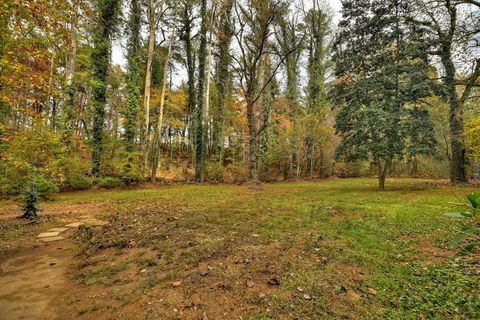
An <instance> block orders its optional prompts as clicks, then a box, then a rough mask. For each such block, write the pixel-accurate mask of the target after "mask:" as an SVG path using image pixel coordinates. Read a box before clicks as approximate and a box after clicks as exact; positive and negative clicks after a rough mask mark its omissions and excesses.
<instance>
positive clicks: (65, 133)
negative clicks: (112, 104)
mask: <svg viewBox="0 0 480 320" xmlns="http://www.w3.org/2000/svg"><path fill="white" fill-rule="evenodd" d="M75 4H76V3H74V5H75ZM77 29H78V15H77V12H76V11H75V12H73V16H72V22H71V26H70V47H69V50H68V52H67V63H66V66H65V87H66V95H67V97H66V101H65V105H64V107H63V114H62V120H61V131H62V139H63V142H64V143H65V145H66V146H67V149H68V150H70V149H71V148H70V147H71V145H72V135H73V134H74V126H75V124H74V119H75V107H76V92H75V81H74V77H75V65H76V60H77V32H78V30H77Z"/></svg>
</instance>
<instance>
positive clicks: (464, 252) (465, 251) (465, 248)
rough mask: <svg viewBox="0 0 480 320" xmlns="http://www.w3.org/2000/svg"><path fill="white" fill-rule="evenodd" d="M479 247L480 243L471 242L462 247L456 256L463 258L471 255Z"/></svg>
mask: <svg viewBox="0 0 480 320" xmlns="http://www.w3.org/2000/svg"><path fill="white" fill-rule="evenodd" d="M479 245H480V241H476V242H472V243H469V244H467V245H464V246H462V247H461V248H460V252H459V253H458V254H457V255H460V256H465V255H467V254H470V253H472V251H473V250H474V249H475V248H476V247H478V246H479Z"/></svg>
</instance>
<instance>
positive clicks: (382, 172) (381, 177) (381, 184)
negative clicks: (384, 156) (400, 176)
mask: <svg viewBox="0 0 480 320" xmlns="http://www.w3.org/2000/svg"><path fill="white" fill-rule="evenodd" d="M391 163H392V162H391V161H390V160H386V161H385V162H384V163H383V164H382V162H381V161H379V162H378V188H379V189H380V190H381V191H384V190H385V180H386V179H387V174H388V170H389V169H390V166H391Z"/></svg>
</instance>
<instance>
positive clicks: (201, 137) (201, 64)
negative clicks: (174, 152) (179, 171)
mask: <svg viewBox="0 0 480 320" xmlns="http://www.w3.org/2000/svg"><path fill="white" fill-rule="evenodd" d="M200 17H201V19H202V22H201V25H200V34H199V35H200V45H199V48H198V82H197V97H196V103H197V105H196V108H195V127H196V129H195V181H197V182H201V181H202V180H203V174H204V170H205V150H206V143H207V141H206V140H205V132H204V131H205V130H206V127H205V119H204V108H205V82H206V66H207V31H208V22H209V19H208V10H207V0H201V7H200Z"/></svg>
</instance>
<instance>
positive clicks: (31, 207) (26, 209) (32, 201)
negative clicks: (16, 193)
mask: <svg viewBox="0 0 480 320" xmlns="http://www.w3.org/2000/svg"><path fill="white" fill-rule="evenodd" d="M39 197H40V195H39V193H38V191H37V184H36V183H35V180H32V181H31V182H30V185H29V187H28V189H27V191H26V192H25V195H24V198H23V204H22V212H23V216H22V218H25V219H29V220H37V219H38V215H37V212H38V208H37V204H38V198H39Z"/></svg>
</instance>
